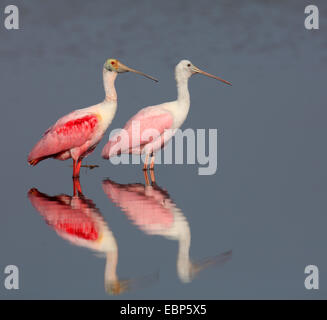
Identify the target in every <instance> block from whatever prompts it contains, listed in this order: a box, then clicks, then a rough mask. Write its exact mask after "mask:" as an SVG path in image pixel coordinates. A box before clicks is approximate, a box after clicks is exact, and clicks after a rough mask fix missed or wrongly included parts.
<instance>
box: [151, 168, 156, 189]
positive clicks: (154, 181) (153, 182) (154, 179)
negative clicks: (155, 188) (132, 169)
mask: <svg viewBox="0 0 327 320" xmlns="http://www.w3.org/2000/svg"><path fill="white" fill-rule="evenodd" d="M150 177H151V180H152V184H153V185H155V184H156V177H155V175H154V170H150Z"/></svg>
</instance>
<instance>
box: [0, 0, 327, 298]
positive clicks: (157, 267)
mask: <svg viewBox="0 0 327 320" xmlns="http://www.w3.org/2000/svg"><path fill="white" fill-rule="evenodd" d="M9 3H11V2H10V1H7V0H3V1H2V4H1V5H0V9H1V10H2V7H4V6H5V5H6V4H9ZM246 3H247V4H245V1H241V0H238V1H233V2H231V1H227V0H226V1H219V3H217V2H216V1H201V4H200V3H196V2H195V1H194V2H193V3H190V1H170V2H167V1H161V2H158V3H156V6H155V7H153V2H150V1H138V3H137V5H136V4H135V3H134V2H133V1H121V2H120V4H119V5H117V4H114V3H112V4H110V1H92V2H89V3H85V4H81V3H80V1H70V2H69V4H68V3H66V2H65V1H61V0H58V1H56V2H55V3H54V2H50V1H43V2H42V3H41V2H40V1H32V0H31V1H28V2H26V1H25V2H23V1H21V2H19V3H18V5H19V8H20V13H21V30H19V31H11V32H9V31H6V30H5V29H4V28H3V27H1V28H0V37H1V42H0V69H1V73H0V81H1V106H2V109H1V110H2V116H1V126H0V133H1V137H2V157H1V166H0V173H1V182H0V183H1V194H2V197H1V205H2V207H1V218H0V219H1V223H0V252H1V258H0V271H1V272H0V275H2V276H1V277H2V279H0V281H1V282H0V297H1V298H2V299H26V298H31V299H37V298H55V299H56V298H63V299H71V298H82V299H86V298H89V299H96V298H100V299H117V298H123V299H125V298H126V299H150V298H151V299H162V298H171V299H174V298H176V299H189V298H194V299H201V298H207V299H227V298H237V299H240V298H242V299H243V298H246V299H252V298H279V299H286V298H292V299H311V298H326V297H327V290H326V287H327V282H326V280H325V279H326V276H325V274H327V256H326V254H325V251H326V250H325V246H326V241H327V235H326V232H325V228H326V223H327V218H326V212H327V211H326V192H327V184H326V179H327V171H326V163H327V151H326V148H325V138H326V135H327V127H326V116H327V111H326V102H325V101H326V90H325V86H326V79H325V78H326V67H327V50H326V49H327V38H326V30H327V29H326V28H327V23H326V21H327V20H326V17H327V5H326V3H325V1H318V0H316V1H315V4H316V5H318V7H319V9H320V30H318V31H314V32H310V31H307V30H305V29H304V27H303V21H304V13H303V12H304V7H305V4H307V2H306V1H295V0H294V1H291V0H290V1H246ZM0 26H1V25H0ZM108 57H116V58H118V59H121V60H122V61H123V62H124V63H126V64H127V65H130V66H131V67H135V68H137V69H140V70H142V71H144V72H148V73H150V74H152V75H153V76H155V77H158V78H159V80H160V82H159V84H155V83H153V82H151V81H149V80H146V79H143V78H141V77H138V76H136V75H134V74H123V75H119V78H118V79H117V81H116V87H117V91H118V97H119V105H118V111H117V115H116V118H115V119H114V121H113V123H112V126H111V129H113V128H119V127H121V126H122V125H123V124H124V123H125V121H126V120H127V119H128V118H129V117H130V116H131V115H133V114H134V113H135V112H136V111H137V110H139V109H140V108H141V107H143V106H147V105H152V104H156V103H161V102H164V101H168V100H172V99H174V98H175V96H176V93H175V92H176V89H175V81H174V76H173V68H174V66H175V64H176V63H177V62H178V61H179V60H180V59H182V58H187V59H190V60H191V61H192V62H193V63H194V64H195V65H197V66H198V67H200V68H203V69H204V70H206V71H208V72H211V73H213V74H217V75H219V76H221V77H223V78H226V79H227V80H230V81H231V82H232V83H233V87H227V86H224V85H222V84H220V83H217V82H215V81H214V80H212V79H207V78H204V77H202V76H200V75H198V76H194V77H193V78H192V79H191V80H190V83H189V88H190V93H191V109H190V113H189V115H188V118H187V120H186V122H185V123H184V125H183V128H184V129H186V128H194V129H197V128H206V129H208V128H217V129H218V132H219V141H218V152H219V154H218V160H219V161H218V166H219V168H218V171H217V173H216V174H215V175H213V176H199V175H198V174H197V169H198V166H197V165H159V166H158V167H157V169H156V172H155V178H156V180H155V183H151V177H150V176H148V177H147V178H148V179H149V181H147V180H146V179H145V177H144V175H143V172H142V170H141V166H140V165H121V166H114V165H112V164H110V163H109V162H107V161H105V160H103V159H101V157H100V152H101V150H102V147H103V146H104V144H105V142H106V140H107V139H106V138H104V139H103V141H102V142H101V144H100V145H99V146H98V148H97V149H96V150H95V152H94V153H93V154H92V155H91V156H89V157H88V158H87V160H86V162H87V163H88V164H97V165H99V167H98V168H94V169H92V170H89V169H86V168H83V170H82V172H81V178H80V186H79V185H78V182H77V181H75V188H74V186H73V181H72V179H71V172H72V168H71V167H70V165H71V163H70V162H68V161H67V162H59V161H55V160H47V161H44V162H42V163H40V164H39V165H38V166H36V167H35V168H31V167H29V166H28V165H27V162H26V157H27V154H28V152H29V150H30V149H31V148H32V146H33V145H34V143H35V142H36V141H37V140H38V139H39V138H40V136H41V134H42V132H43V131H44V130H45V129H47V128H48V127H49V126H50V125H51V124H52V123H53V122H54V121H55V120H56V119H58V118H59V117H60V116H62V115H64V114H66V113H68V112H70V111H71V110H73V109H75V108H79V107H84V106H85V107H86V106H89V105H92V104H95V103H97V102H99V101H100V100H101V99H102V98H103V88H102V71H101V68H102V65H103V62H104V60H105V59H106V58H108ZM152 178H153V177H152ZM147 182H148V183H147ZM74 189H75V190H74ZM74 191H75V192H74ZM9 264H14V265H17V266H18V267H19V270H20V289H19V290H16V291H14V290H11V291H8V290H5V289H4V286H3V285H1V283H3V280H4V278H5V275H4V273H3V271H2V270H4V268H5V266H6V265H9ZM309 264H315V265H317V266H318V267H319V270H320V289H319V290H316V291H308V290H306V289H305V288H304V285H303V283H304V278H305V275H304V268H305V266H306V265H309Z"/></svg>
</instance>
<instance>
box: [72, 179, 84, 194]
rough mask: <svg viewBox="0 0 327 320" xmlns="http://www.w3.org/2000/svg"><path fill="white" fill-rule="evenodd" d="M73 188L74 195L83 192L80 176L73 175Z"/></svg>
mask: <svg viewBox="0 0 327 320" xmlns="http://www.w3.org/2000/svg"><path fill="white" fill-rule="evenodd" d="M73 189H74V196H77V195H82V194H83V192H82V188H81V183H80V181H79V177H73Z"/></svg>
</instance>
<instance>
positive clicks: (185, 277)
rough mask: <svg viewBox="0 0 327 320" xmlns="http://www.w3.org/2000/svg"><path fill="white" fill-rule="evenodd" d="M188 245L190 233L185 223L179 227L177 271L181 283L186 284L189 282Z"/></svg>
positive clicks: (189, 243)
mask: <svg viewBox="0 0 327 320" xmlns="http://www.w3.org/2000/svg"><path fill="white" fill-rule="evenodd" d="M190 245H191V231H190V227H189V225H188V223H187V222H186V221H185V222H184V223H183V226H182V227H181V234H180V237H179V248H178V255H177V271H178V274H179V277H180V278H181V280H182V281H184V282H188V281H189V280H190V276H191V275H190V271H191V269H190V266H191V262H190Z"/></svg>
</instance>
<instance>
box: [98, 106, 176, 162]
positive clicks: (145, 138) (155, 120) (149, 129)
mask: <svg viewBox="0 0 327 320" xmlns="http://www.w3.org/2000/svg"><path fill="white" fill-rule="evenodd" d="M173 120H174V119H173V116H172V114H171V113H170V112H169V111H168V110H165V109H162V108H159V107H147V108H144V109H142V110H140V111H139V112H138V113H137V114H136V115H135V116H133V117H132V118H131V119H130V120H128V122H127V123H126V124H125V126H124V128H123V130H121V131H120V132H118V133H117V134H116V135H114V136H113V137H112V138H111V139H110V140H109V142H108V143H107V144H106V145H105V147H104V148H103V151H102V156H103V157H104V158H108V157H110V156H112V155H113V154H117V153H119V152H121V153H123V152H126V151H128V150H132V149H133V148H139V147H142V146H144V145H146V144H147V143H150V142H152V141H154V140H155V139H157V138H158V137H159V136H161V135H162V134H163V133H164V131H165V130H167V129H171V128H172V125H173Z"/></svg>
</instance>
